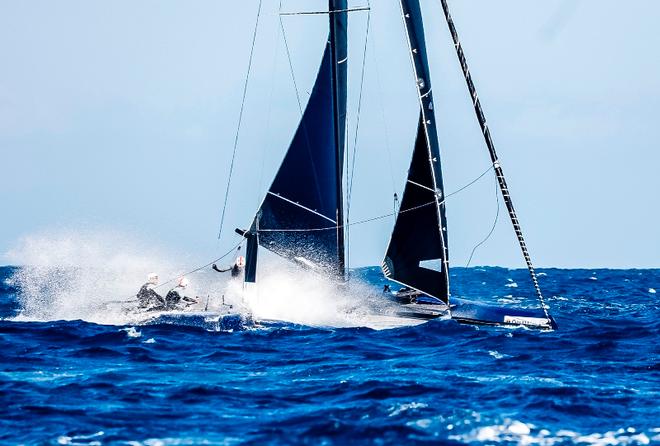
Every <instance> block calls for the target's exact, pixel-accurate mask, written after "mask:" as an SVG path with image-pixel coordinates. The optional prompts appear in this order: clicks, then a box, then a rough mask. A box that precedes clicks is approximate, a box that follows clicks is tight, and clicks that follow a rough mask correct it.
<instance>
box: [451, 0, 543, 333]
mask: <svg viewBox="0 0 660 446" xmlns="http://www.w3.org/2000/svg"><path fill="white" fill-rule="evenodd" d="M439 1H440V5H441V6H442V11H443V13H444V16H445V21H446V22H447V27H448V28H449V33H450V34H451V37H452V41H453V42H454V49H455V51H456V56H457V57H458V61H459V64H460V66H461V70H462V71H463V77H464V79H465V83H466V85H467V88H468V92H469V93H470V97H471V101H472V105H473V108H474V112H475V114H476V116H477V120H478V122H479V126H480V127H481V132H482V134H483V136H484V141H485V143H486V146H487V147H488V152H489V154H490V157H491V160H492V162H493V167H494V170H495V177H496V178H497V182H498V185H499V188H500V191H501V193H502V199H503V200H504V204H505V205H506V208H507V211H508V213H509V219H510V220H511V224H512V226H513V230H514V232H515V233H516V238H517V239H518V244H519V245H520V250H521V252H522V255H523V258H524V259H525V264H526V265H527V270H528V271H529V276H530V278H531V280H532V284H533V285H534V290H535V291H536V295H537V297H538V300H539V303H540V305H541V308H542V309H543V313H544V315H545V317H546V319H547V320H548V322H550V321H551V320H552V319H551V318H550V314H549V313H548V306H547V305H546V303H545V299H544V298H543V293H542V292H541V287H540V286H539V282H538V277H537V275H536V270H535V269H534V265H533V264H532V258H531V256H530V254H529V250H528V249H527V243H526V242H525V238H524V237H523V233H522V228H521V227H520V222H519V220H518V216H517V215H516V211H515V209H514V207H513V201H512V200H511V194H510V192H509V187H508V185H507V182H506V179H505V178H504V172H503V171H502V167H501V164H500V162H499V160H498V157H497V153H496V151H495V144H493V139H492V136H491V134H490V130H489V128H488V124H487V122H486V116H485V114H484V111H483V108H482V107H481V101H480V100H479V96H478V95H477V89H476V87H475V85H474V82H473V81H472V75H471V74H470V69H469V67H468V64H467V59H466V57H465V53H464V51H463V46H462V45H461V42H460V39H459V38H458V32H457V31H456V26H455V25H454V21H453V20H452V17H451V14H450V12H449V5H448V4H447V0H439Z"/></svg>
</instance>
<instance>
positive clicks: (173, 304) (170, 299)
mask: <svg viewBox="0 0 660 446" xmlns="http://www.w3.org/2000/svg"><path fill="white" fill-rule="evenodd" d="M189 284H190V281H189V280H188V279H187V278H185V277H179V280H177V283H176V286H175V287H174V288H172V289H171V290H170V291H169V292H168V293H167V295H166V296H165V308H166V309H167V310H174V309H176V308H177V306H179V304H181V303H182V302H183V303H184V306H186V307H187V306H189V305H192V304H194V303H196V302H197V300H195V299H193V298H191V297H188V296H184V295H183V293H184V292H185V291H186V287H187V286H188V285H189Z"/></svg>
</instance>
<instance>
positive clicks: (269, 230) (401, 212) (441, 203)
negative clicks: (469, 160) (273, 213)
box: [259, 165, 493, 232]
mask: <svg viewBox="0 0 660 446" xmlns="http://www.w3.org/2000/svg"><path fill="white" fill-rule="evenodd" d="M492 168H493V166H492V165H491V166H489V167H488V169H486V170H485V171H484V172H483V173H482V174H480V175H479V176H478V177H477V178H475V179H474V180H472V181H470V182H469V183H468V184H466V185H465V186H463V187H461V188H459V189H457V190H455V191H454V192H452V193H450V194H447V195H445V197H444V198H443V199H442V200H441V201H437V200H433V201H429V202H428V203H424V204H420V205H418V206H414V207H411V208H408V209H403V210H399V212H398V214H397V212H390V213H388V214H382V215H378V216H376V217H371V218H366V219H364V220H359V221H356V222H353V223H348V224H346V225H335V226H328V227H324V228H309V229H259V232H317V231H329V230H337V229H339V228H343V227H345V226H356V225H362V224H365V223H370V222H372V221H377V220H382V219H384V218H388V217H392V216H394V215H401V214H405V213H407V212H412V211H416V210H418V209H421V208H424V207H426V206H431V205H433V204H437V205H438V206H441V205H443V204H444V203H445V201H447V198H449V197H452V196H454V195H456V194H458V193H459V192H462V191H464V190H465V189H467V188H468V187H470V186H472V185H473V184H474V183H476V182H477V181H479V180H480V179H481V178H483V177H484V175H486V174H487V173H488V172H489V171H490V170H491V169H492Z"/></svg>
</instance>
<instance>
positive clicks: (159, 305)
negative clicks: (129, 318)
mask: <svg viewBox="0 0 660 446" xmlns="http://www.w3.org/2000/svg"><path fill="white" fill-rule="evenodd" d="M157 285H158V274H156V273H151V274H149V275H148V276H147V283H145V284H144V285H142V287H141V288H140V291H138V293H137V298H138V308H140V309H142V310H157V309H164V308H165V299H163V296H161V295H160V294H158V293H157V292H156V290H154V288H156V286H157Z"/></svg>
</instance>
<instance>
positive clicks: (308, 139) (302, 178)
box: [241, 0, 348, 282]
mask: <svg viewBox="0 0 660 446" xmlns="http://www.w3.org/2000/svg"><path fill="white" fill-rule="evenodd" d="M328 16H329V21H330V31H329V37H328V43H327V45H326V48H325V51H324V54H323V58H322V60H321V66H320V68H319V71H318V75H317V77H316V81H315V83H314V87H313V89H312V92H311V96H310V98H309V101H308V103H307V106H306V108H305V111H304V112H303V115H302V118H301V121H300V124H299V126H298V129H297V131H296V133H295V135H294V137H293V140H292V141H291V144H290V146H289V149H288V151H287V153H286V155H285V157H284V160H283V161H282V164H281V165H280V168H279V170H278V172H277V174H276V175H275V179H274V180H273V183H272V184H271V186H270V188H269V189H268V192H267V194H266V197H265V198H264V201H263V203H262V204H261V207H260V208H259V210H258V211H257V215H256V217H255V219H254V221H253V224H252V227H251V228H250V230H249V231H247V232H246V233H245V235H246V237H247V238H248V241H252V249H248V252H247V254H248V258H247V265H246V269H248V270H249V271H250V272H251V273H250V274H249V275H248V274H246V281H248V282H253V281H254V279H255V267H256V255H257V253H256V251H257V250H256V245H257V243H258V244H259V245H261V246H263V247H265V248H267V249H269V250H271V251H273V252H275V253H276V254H278V255H280V256H282V257H284V258H287V259H289V260H292V261H295V262H297V263H300V264H303V265H306V266H309V267H312V268H318V269H320V270H323V271H325V272H328V273H331V274H333V275H336V276H339V277H341V278H343V277H344V270H345V260H344V257H345V254H344V224H343V220H344V214H343V190H342V181H343V180H342V171H343V163H344V145H345V133H346V100H347V68H346V67H347V54H348V48H347V34H346V33H347V0H329V11H328ZM241 233H243V232H242V231H241Z"/></svg>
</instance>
